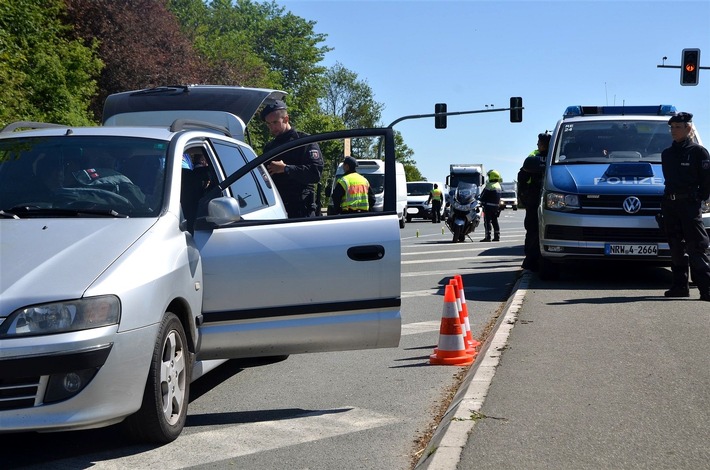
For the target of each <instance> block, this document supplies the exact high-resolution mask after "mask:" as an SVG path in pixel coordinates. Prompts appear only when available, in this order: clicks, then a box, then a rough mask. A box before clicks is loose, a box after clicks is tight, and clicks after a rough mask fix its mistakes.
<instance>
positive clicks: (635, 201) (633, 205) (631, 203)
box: [624, 196, 641, 214]
mask: <svg viewBox="0 0 710 470" xmlns="http://www.w3.org/2000/svg"><path fill="white" fill-rule="evenodd" d="M624 210H625V211H626V212H627V213H628V214H635V213H637V212H638V211H640V210H641V201H640V200H639V198H637V197H636V196H629V197H627V198H626V199H624Z"/></svg>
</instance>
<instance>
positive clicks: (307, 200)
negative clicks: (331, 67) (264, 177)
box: [261, 100, 323, 219]
mask: <svg viewBox="0 0 710 470" xmlns="http://www.w3.org/2000/svg"><path fill="white" fill-rule="evenodd" d="M261 118H262V119H263V120H264V122H266V125H267V126H268V128H269V132H270V133H271V135H273V136H274V140H272V141H271V142H269V143H267V144H266V145H265V146H264V152H266V151H269V150H272V149H274V148H276V147H279V146H281V145H284V144H286V143H287V142H289V141H291V140H294V139H298V138H299V137H303V136H305V135H308V134H305V133H303V132H298V131H296V129H294V128H293V127H291V124H290V122H289V116H288V112H287V111H286V103H284V102H283V101H281V100H275V101H274V102H273V103H272V104H270V105H268V106H266V107H265V108H264V109H263V110H262V111H261ZM280 157H281V159H280V160H274V161H272V162H271V163H269V165H268V166H267V169H268V170H269V174H270V175H271V177H272V178H273V179H274V183H275V184H276V188H277V189H278V190H279V193H280V194H281V199H283V202H284V205H285V206H286V212H287V213H288V217H289V219H294V218H300V217H315V215H316V194H315V185H316V184H317V183H318V182H320V178H321V173H322V171H323V154H322V153H321V150H320V147H319V146H318V144H317V143H313V144H308V145H306V146H304V147H298V148H295V149H293V150H289V151H288V152H286V153H284V154H282V155H281V156H280ZM277 158H279V157H277Z"/></svg>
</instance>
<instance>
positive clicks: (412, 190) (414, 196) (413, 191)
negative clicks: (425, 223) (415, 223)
mask: <svg viewBox="0 0 710 470" xmlns="http://www.w3.org/2000/svg"><path fill="white" fill-rule="evenodd" d="M434 184H436V185H437V187H438V188H439V189H440V190H441V192H442V195H446V194H448V189H447V188H446V185H444V183H440V182H438V181H410V182H408V183H407V222H411V221H412V219H414V218H420V219H426V220H431V204H427V201H428V200H429V193H431V190H432V189H434ZM441 212H442V214H440V215H443V212H444V203H443V201H442V204H441Z"/></svg>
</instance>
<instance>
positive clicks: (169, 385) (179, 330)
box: [124, 312, 192, 444]
mask: <svg viewBox="0 0 710 470" xmlns="http://www.w3.org/2000/svg"><path fill="white" fill-rule="evenodd" d="M191 357H192V356H191V354H190V351H189V350H188V347H187V336H186V335H185V329H184V328H183V326H182V323H180V320H179V319H178V318H177V316H175V315H174V314H172V313H170V312H168V313H166V314H165V316H164V317H163V321H162V323H161V325H160V330H159V332H158V337H157V340H156V344H155V349H154V350H153V358H152V360H151V363H150V370H149V372H148V380H147V382H146V386H145V391H144V392H143V403H142V404H141V408H140V409H139V410H138V411H137V412H136V413H135V414H133V415H131V416H129V417H128V418H126V420H125V421H124V427H125V430H126V431H127V432H128V434H129V436H130V437H131V438H133V439H137V440H139V441H141V442H152V443H158V444H165V443H168V442H172V441H174V440H175V439H177V437H178V436H179V435H180V433H181V432H182V429H183V427H184V426H185V419H186V418H187V404H188V400H189V398H190V380H191V373H192V360H191Z"/></svg>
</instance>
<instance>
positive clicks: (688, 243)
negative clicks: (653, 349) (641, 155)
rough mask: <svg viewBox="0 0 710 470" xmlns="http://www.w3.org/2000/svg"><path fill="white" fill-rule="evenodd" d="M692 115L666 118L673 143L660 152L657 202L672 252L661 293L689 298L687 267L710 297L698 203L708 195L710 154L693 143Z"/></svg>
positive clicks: (708, 298)
mask: <svg viewBox="0 0 710 470" xmlns="http://www.w3.org/2000/svg"><path fill="white" fill-rule="evenodd" d="M692 121H693V115H692V114H690V113H678V114H676V115H674V116H673V117H671V118H670V119H669V120H668V125H669V126H670V132H671V138H672V139H673V143H672V144H671V146H670V147H668V148H667V149H665V150H664V151H663V153H662V154H661V164H662V167H663V176H664V178H665V190H664V192H663V200H662V202H661V212H662V214H663V219H662V220H663V222H662V225H663V228H664V231H665V233H666V237H667V238H668V246H669V247H670V251H671V271H672V273H673V284H672V285H671V288H670V289H668V290H667V291H665V293H664V295H665V296H666V297H689V296H690V289H689V284H688V268H690V271H691V272H692V277H693V280H694V281H695V284H696V285H697V286H698V290H699V291H700V300H704V301H706V302H710V259H709V258H708V254H707V249H708V245H710V240H708V234H707V232H706V231H705V226H704V225H703V219H702V215H701V209H700V207H701V204H702V203H703V201H706V200H708V198H710V154H708V151H707V149H705V147H703V146H702V145H700V144H698V143H697V142H696V139H695V138H694V137H695V136H694V129H693V124H692Z"/></svg>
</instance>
